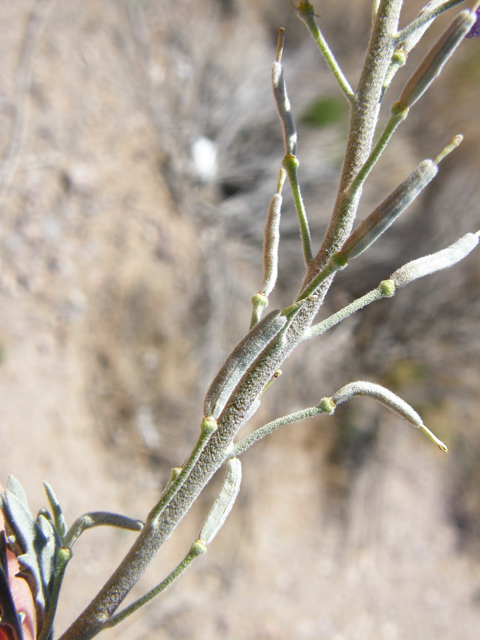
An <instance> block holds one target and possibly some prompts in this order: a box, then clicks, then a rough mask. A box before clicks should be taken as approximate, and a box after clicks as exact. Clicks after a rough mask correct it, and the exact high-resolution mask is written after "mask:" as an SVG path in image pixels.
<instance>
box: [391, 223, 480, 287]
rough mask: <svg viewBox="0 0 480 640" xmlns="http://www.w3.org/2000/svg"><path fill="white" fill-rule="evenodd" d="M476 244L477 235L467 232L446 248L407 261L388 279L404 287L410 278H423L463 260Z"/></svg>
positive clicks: (410, 280)
mask: <svg viewBox="0 0 480 640" xmlns="http://www.w3.org/2000/svg"><path fill="white" fill-rule="evenodd" d="M477 244H478V235H477V234H475V233H467V235H465V236H463V238H460V240H457V242H455V243H454V244H452V245H450V246H449V247H447V248H446V249H442V250H441V251H437V253H433V254H432V255H429V256H423V258H418V260H412V262H407V264H404V265H403V267H400V269H397V270H396V271H395V273H393V274H392V275H391V276H390V280H393V282H394V283H395V286H397V287H404V286H405V285H406V284H408V283H409V282H412V280H416V279H417V278H423V277H424V276H428V275H430V274H431V273H435V271H440V270H441V269H447V267H451V266H452V265H454V264H456V263H457V262H459V261H460V260H463V258H465V257H466V256H468V254H469V253H470V251H473V249H475V247H476V246H477Z"/></svg>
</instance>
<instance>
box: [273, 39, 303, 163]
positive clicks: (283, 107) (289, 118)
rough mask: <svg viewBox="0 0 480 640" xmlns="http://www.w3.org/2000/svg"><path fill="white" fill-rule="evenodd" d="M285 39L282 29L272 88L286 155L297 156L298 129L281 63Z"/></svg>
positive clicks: (274, 65)
mask: <svg viewBox="0 0 480 640" xmlns="http://www.w3.org/2000/svg"><path fill="white" fill-rule="evenodd" d="M284 39H285V29H280V34H279V36H278V46H277V59H276V60H275V62H274V63H273V66H272V86H273V96H274V98H275V104H276V105H277V111H278V116H279V118H280V122H281V123H282V129H283V142H284V144H285V153H286V155H296V154H297V129H296V127H295V120H294V119H293V113H292V107H291V104H290V100H289V99H288V95H287V86H286V84H285V77H284V75H283V65H282V62H281V59H282V52H283V42H284Z"/></svg>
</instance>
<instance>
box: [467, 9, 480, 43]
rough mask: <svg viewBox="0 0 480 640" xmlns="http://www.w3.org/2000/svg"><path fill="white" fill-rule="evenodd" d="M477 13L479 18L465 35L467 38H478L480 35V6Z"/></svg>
mask: <svg viewBox="0 0 480 640" xmlns="http://www.w3.org/2000/svg"><path fill="white" fill-rule="evenodd" d="M476 13H477V19H476V21H475V24H474V25H473V27H472V28H471V29H470V31H469V32H468V33H467V35H466V36H465V37H466V38H476V37H477V36H480V8H479V9H477V11H476Z"/></svg>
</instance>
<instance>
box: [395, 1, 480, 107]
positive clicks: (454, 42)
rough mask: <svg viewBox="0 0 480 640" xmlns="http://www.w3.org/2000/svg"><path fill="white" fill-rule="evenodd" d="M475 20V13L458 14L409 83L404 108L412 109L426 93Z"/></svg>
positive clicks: (402, 97)
mask: <svg viewBox="0 0 480 640" xmlns="http://www.w3.org/2000/svg"><path fill="white" fill-rule="evenodd" d="M475 20H476V15H475V13H474V12H471V11H461V12H460V13H459V14H458V16H457V17H456V18H455V19H454V20H453V22H452V23H451V25H450V26H449V27H448V28H447V30H446V31H445V32H444V33H443V34H442V35H441V36H440V38H439V39H438V40H437V42H436V43H435V44H434V45H433V47H432V48H431V49H430V51H429V52H428V53H427V55H426V56H425V58H424V59H423V60H422V62H421V63H420V66H419V67H418V69H417V70H416V71H414V73H413V75H412V76H411V77H410V79H409V80H408V81H407V84H406V85H405V87H404V89H403V91H402V93H401V95H400V99H399V101H398V102H399V103H400V104H401V105H402V106H404V107H411V106H412V105H413V104H415V102H416V101H417V100H418V99H419V98H420V97H421V96H422V95H423V94H424V93H425V91H426V90H427V89H428V87H429V86H430V85H431V83H432V82H433V81H434V80H435V78H436V77H437V76H438V75H439V73H440V72H441V71H442V69H443V66H444V65H445V63H446V62H447V60H448V59H449V58H450V56H451V55H452V53H453V52H454V51H455V49H456V48H457V47H458V45H459V44H460V43H461V41H462V40H463V39H464V37H465V36H466V35H467V34H468V32H469V31H470V29H471V28H472V27H473V25H474V24H475Z"/></svg>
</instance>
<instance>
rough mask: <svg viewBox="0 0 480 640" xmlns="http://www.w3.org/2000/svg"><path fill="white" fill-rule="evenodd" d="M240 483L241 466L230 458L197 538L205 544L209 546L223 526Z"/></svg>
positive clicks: (234, 459)
mask: <svg viewBox="0 0 480 640" xmlns="http://www.w3.org/2000/svg"><path fill="white" fill-rule="evenodd" d="M241 482H242V464H241V462H240V460H239V459H238V458H231V459H230V460H229V461H228V467H227V475H226V477H225V481H224V483H223V486H222V488H221V490H220V493H219V494H218V498H217V499H216V500H215V502H214V503H213V507H212V508H211V510H210V513H209V514H208V516H207V518H206V520H205V523H204V525H203V527H202V530H201V531H200V535H199V536H198V537H199V539H200V540H201V541H202V542H204V543H205V544H210V542H211V541H212V540H213V539H214V537H215V536H216V535H217V533H218V532H219V531H220V529H221V527H222V526H223V523H224V522H225V520H226V519H227V516H228V514H229V513H230V511H231V510H232V507H233V505H234V503H235V500H236V498H237V495H238V492H239V490H240V483H241Z"/></svg>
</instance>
